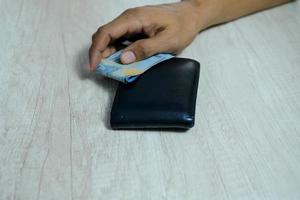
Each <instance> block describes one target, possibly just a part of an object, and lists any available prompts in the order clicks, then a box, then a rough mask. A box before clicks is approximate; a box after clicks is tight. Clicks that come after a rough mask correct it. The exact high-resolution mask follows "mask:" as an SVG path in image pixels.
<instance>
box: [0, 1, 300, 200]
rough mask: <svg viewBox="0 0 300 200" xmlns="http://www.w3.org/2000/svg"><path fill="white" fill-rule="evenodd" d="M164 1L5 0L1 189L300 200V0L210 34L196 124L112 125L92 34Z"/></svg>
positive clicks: (200, 54)
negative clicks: (185, 127) (95, 72)
mask: <svg viewBox="0 0 300 200" xmlns="http://www.w3.org/2000/svg"><path fill="white" fill-rule="evenodd" d="M160 2H166V1H163V0H144V1H138V0H136V1H132V0H122V1H117V0H110V1H100V0H89V1H82V0H72V1H71V0H51V1H45V0H26V1H25V0H0V94H1V95H0V163H1V164H0V199H1V200H8V199H16V200H17V199H19V200H27V199H28V200H32V199H55V200H57V199H64V200H65V199H66V200H68V199H104V200H110V199H113V200H115V199H128V200H131V199H143V200H147V199H154V200H159V199H171V200H175V199H183V200H192V199H195V200H198V199H272V200H275V199H285V200H287V199H300V3H299V2H295V3H292V4H287V5H284V6H281V7H277V8H275V9H271V10H268V11H265V12H261V13H258V14H256V15H252V16H248V17H245V18H242V19H240V20H237V21H235V22H232V23H227V24H225V25H222V26H218V27H215V28H212V29H209V30H207V31H204V32H202V33H201V34H200V35H199V36H198V37H197V39H196V40H195V41H194V42H193V43H192V44H191V45H190V46H189V47H188V48H187V49H186V50H185V51H184V52H183V53H182V54H181V55H180V56H182V57H189V58H193V59H196V60H199V61H200V62H201V64H202V69H201V78H200V83H199V90H198V99H197V110H196V124H195V127H194V128H192V129H191V130H189V131H188V132H185V133H179V132H170V131H168V132H165V131H112V130H110V129H109V126H108V116H109V111H110V106H111V102H112V100H113V97H114V92H115V89H116V86H117V84H116V83H115V82H114V81H111V80H108V79H105V78H101V77H100V78H97V79H96V78H94V77H89V75H88V74H86V73H85V71H84V70H82V67H83V66H84V65H85V62H86V58H87V48H88V46H89V44H90V38H91V34H92V33H93V32H94V31H95V30H96V29H97V27H98V26H99V25H101V24H103V23H105V22H108V21H109V20H111V19H113V18H114V17H116V16H117V15H118V14H119V13H120V12H122V11H123V10H125V9H126V8H128V7H134V6H140V5H145V4H156V3H160Z"/></svg>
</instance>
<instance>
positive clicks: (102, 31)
mask: <svg viewBox="0 0 300 200" xmlns="http://www.w3.org/2000/svg"><path fill="white" fill-rule="evenodd" d="M107 32H108V30H107V27H106V26H101V27H99V28H98V30H97V34H99V35H104V34H107Z"/></svg>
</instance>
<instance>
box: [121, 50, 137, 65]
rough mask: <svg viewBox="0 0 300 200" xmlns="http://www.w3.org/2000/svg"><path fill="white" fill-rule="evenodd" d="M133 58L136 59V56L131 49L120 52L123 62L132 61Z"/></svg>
mask: <svg viewBox="0 0 300 200" xmlns="http://www.w3.org/2000/svg"><path fill="white" fill-rule="evenodd" d="M135 60H136V57H135V55H134V53H133V52H132V51H126V52H124V53H122V55H121V61H122V63H125V64H127V63H132V62H134V61H135Z"/></svg>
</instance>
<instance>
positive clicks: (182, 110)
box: [110, 58, 200, 129]
mask: <svg viewBox="0 0 300 200" xmlns="http://www.w3.org/2000/svg"><path fill="white" fill-rule="evenodd" d="M199 74H200V64H199V63H198V62H197V61H195V60H191V59H186V58H172V59H170V60H166V61H163V62H161V63H159V64H157V65H155V66H153V67H152V68H151V69H149V70H147V71H146V72H145V73H144V74H142V75H140V76H139V77H138V78H137V80H136V81H135V82H133V83H130V84H124V83H119V85H118V88H117V91H116V95H115V98H114V101H113V105H112V109H111V116H110V125H111V128H112V129H141V128H142V129H143V128H146V129H148V128H150V129H152V128H172V129H173V128H175V129H177V128H178V129H188V128H191V127H193V126H194V119H195V106H196V99H197V90H198V81H199Z"/></svg>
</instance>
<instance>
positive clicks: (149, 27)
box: [89, 0, 291, 69]
mask: <svg viewBox="0 0 300 200" xmlns="http://www.w3.org/2000/svg"><path fill="white" fill-rule="evenodd" d="M289 1H291V0H251V1H249V0H222V1H219V0H182V2H179V3H171V4H162V5H157V6H144V7H138V8H132V9H129V10H126V11H125V12H123V13H122V14H121V15H120V16H119V17H117V18H116V19H114V20H113V21H111V22H109V23H108V24H106V25H104V26H101V27H100V28H99V29H98V31H97V32H96V33H95V34H94V35H93V37H92V40H93V42H92V45H91V47H90V51H89V57H90V67H91V69H95V68H96V66H97V64H98V63H99V62H100V61H101V59H102V58H105V57H107V56H109V55H111V54H112V53H114V52H115V51H116V49H115V47H114V46H113V42H114V41H115V40H117V39H119V38H122V37H126V36H130V35H135V34H138V33H143V34H145V35H146V36H147V37H148V38H146V39H141V40H138V41H136V42H134V43H132V44H131V45H130V46H128V47H127V48H125V49H124V50H123V52H122V55H121V62H122V63H124V64H128V63H132V62H135V61H138V60H141V59H143V58H146V57H149V56H152V55H153V54H156V53H160V52H165V53H175V54H176V53H178V52H180V51H181V50H183V49H184V48H185V47H186V46H188V45H189V44H190V43H191V42H192V41H193V39H194V38H195V37H196V35H197V34H198V32H199V31H201V30H203V29H205V28H207V27H209V26H212V25H216V24H220V23H224V22H228V21H231V20H233V19H236V18H239V17H241V16H244V15H248V14H250V13H253V12H256V11H259V10H263V9H266V8H270V7H273V6H276V5H279V4H282V3H286V2H289Z"/></svg>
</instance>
